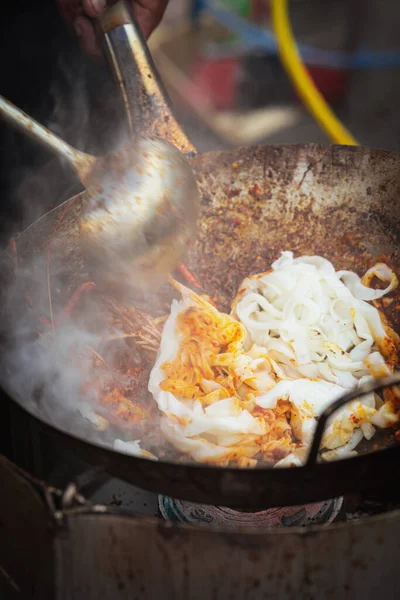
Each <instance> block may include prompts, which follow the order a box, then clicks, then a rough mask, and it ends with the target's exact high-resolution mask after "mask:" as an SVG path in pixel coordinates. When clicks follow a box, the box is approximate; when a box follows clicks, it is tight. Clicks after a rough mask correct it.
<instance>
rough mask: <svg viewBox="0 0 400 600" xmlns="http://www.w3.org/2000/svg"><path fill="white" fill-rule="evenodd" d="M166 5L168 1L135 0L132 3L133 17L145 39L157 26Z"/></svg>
mask: <svg viewBox="0 0 400 600" xmlns="http://www.w3.org/2000/svg"><path fill="white" fill-rule="evenodd" d="M167 4H168V0H136V1H133V2H132V9H133V12H134V15H135V17H136V19H137V20H138V23H139V25H140V29H141V30H142V33H143V35H144V37H145V38H148V37H149V36H150V34H151V33H152V32H153V31H154V29H155V28H156V27H157V25H159V23H160V21H161V19H162V18H163V16H164V12H165V9H166V8H167Z"/></svg>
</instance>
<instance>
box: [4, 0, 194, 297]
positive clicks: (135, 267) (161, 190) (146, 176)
mask: <svg viewBox="0 0 400 600" xmlns="http://www.w3.org/2000/svg"><path fill="white" fill-rule="evenodd" d="M99 24H100V27H101V29H102V31H103V33H104V36H105V41H106V46H107V53H108V56H109V58H110V62H111V64H112V66H113V70H114V74H115V75H117V79H119V83H120V86H121V89H122V91H123V96H124V100H125V104H126V108H127V113H128V117H130V119H129V122H130V126H131V133H133V131H132V130H135V129H136V127H135V124H134V120H133V119H132V111H130V110H129V106H127V103H129V102H130V98H128V93H127V83H126V81H123V75H122V73H121V68H120V67H121V56H118V52H119V53H121V52H124V53H125V55H126V49H127V48H128V49H131V51H132V52H133V53H134V55H135V60H136V62H135V64H137V60H138V57H139V59H141V60H142V65H141V66H140V72H141V74H142V80H143V74H144V70H146V68H147V69H148V71H149V75H150V77H149V79H150V78H151V79H152V81H151V82H150V83H149V84H147V85H151V86H153V87H154V86H155V91H156V92H157V93H158V95H159V97H160V101H161V104H162V106H163V110H164V123H166V124H167V126H168V127H169V128H170V132H171V131H174V128H175V130H176V132H177V136H176V141H178V140H180V141H181V144H180V147H181V149H182V150H184V151H186V152H187V153H188V154H190V152H191V151H194V148H193V146H191V144H190V142H189V141H188V140H187V139H186V138H185V137H184V135H183V134H182V132H181V130H180V128H179V126H178V125H177V123H176V121H175V119H174V118H173V115H172V113H171V114H167V113H168V110H169V109H168V106H167V105H166V103H165V99H164V95H163V91H162V90H161V88H160V86H159V82H158V81H157V76H156V75H155V68H154V65H153V64H152V61H151V58H150V55H149V52H148V49H147V46H146V43H145V41H144V40H143V38H142V36H141V34H140V31H139V29H138V27H137V25H136V24H135V22H134V20H133V15H132V14H131V12H130V11H129V9H128V7H127V5H126V3H125V2H123V1H122V0H120V2H118V3H117V4H116V5H114V6H113V7H111V8H109V9H106V11H104V13H103V15H102V16H101V18H100V19H99ZM126 40H128V45H126ZM128 54H129V53H128ZM125 60H128V61H129V56H125ZM140 91H142V93H143V84H142V85H141V86H139V87H138V92H140ZM145 92H146V94H147V97H149V95H150V94H149V92H150V90H145ZM157 93H156V94H155V95H156V96H157ZM138 95H139V94H138ZM130 96H132V94H131V93H130ZM139 101H140V99H139ZM153 107H154V96H153ZM0 116H1V117H3V119H5V120H6V121H7V122H8V123H10V124H11V125H12V126H14V127H15V128H17V129H18V130H20V131H21V132H22V133H24V134H26V135H29V136H31V137H33V138H34V139H35V140H36V141H38V142H39V143H41V144H42V145H43V146H45V147H47V148H48V149H50V150H52V151H53V152H55V153H56V154H58V155H59V156H60V157H62V158H64V159H65V160H66V161H67V162H68V164H69V165H70V166H71V167H72V168H73V169H74V170H75V172H76V173H77V175H78V177H79V179H80V180H81V182H82V183H83V185H84V186H85V187H86V202H85V208H84V211H83V214H82V216H81V221H80V238H81V249H82V254H83V257H84V259H85V264H86V267H87V269H88V271H89V273H90V274H91V276H92V277H93V279H94V280H95V281H96V283H99V284H100V285H101V286H103V287H106V288H107V290H108V291H110V289H111V290H112V291H113V292H114V293H116V294H119V295H122V296H130V295H135V293H136V292H137V291H138V290H140V291H148V290H154V289H156V288H157V287H159V286H160V285H161V284H162V282H163V281H164V280H165V279H166V277H167V275H168V274H169V273H170V272H171V271H173V270H174V268H175V267H176V266H177V264H178V262H179V260H180V258H181V256H182V254H183V252H184V250H185V248H186V247H187V245H188V244H189V242H190V240H191V239H193V235H194V233H195V227H196V219H197V212H198V204H199V194H198V189H197V183H196V179H195V177H194V174H193V171H192V169H191V167H190V164H189V162H188V161H187V159H186V158H185V157H184V155H183V154H182V153H181V152H180V150H178V149H177V148H176V147H175V146H174V145H172V144H171V143H169V142H168V141H166V140H165V139H161V138H160V137H158V135H160V133H161V134H162V132H159V131H157V128H156V127H154V128H153V129H152V130H151V131H150V132H142V133H140V132H139V135H136V136H134V139H133V140H132V142H131V143H129V144H126V145H124V146H122V147H121V148H119V149H118V150H117V151H115V152H113V153H111V154H109V155H107V156H103V157H94V156H91V155H89V154H86V153H84V152H81V151H79V150H76V149H75V148H73V147H71V146H70V145H69V144H67V143H66V142H64V141H63V140H61V139H60V138H59V137H58V136H56V135H54V134H53V133H51V132H50V131H49V130H48V129H46V128H45V127H43V126H42V125H40V124H39V123H37V122H36V121H34V120H33V119H32V118H30V117H29V116H28V115H26V114H25V113H23V112H22V111H20V110H19V109H18V108H16V107H15V106H14V105H12V104H11V103H10V102H8V101H7V100H5V99H4V98H2V97H0ZM156 122H157V121H156ZM174 141H175V139H174ZM176 145H178V144H176Z"/></svg>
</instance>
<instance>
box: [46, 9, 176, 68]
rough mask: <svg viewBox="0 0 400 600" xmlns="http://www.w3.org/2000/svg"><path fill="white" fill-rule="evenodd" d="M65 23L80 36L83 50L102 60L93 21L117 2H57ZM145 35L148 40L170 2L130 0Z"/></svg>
mask: <svg viewBox="0 0 400 600" xmlns="http://www.w3.org/2000/svg"><path fill="white" fill-rule="evenodd" d="M56 2H57V4H58V6H59V9H60V12H61V15H62V17H63V19H64V21H65V22H66V23H67V25H69V26H70V27H72V29H73V30H74V31H75V34H76V35H77V36H78V38H79V41H80V44H81V47H82V49H83V50H84V51H85V52H86V53H87V54H89V55H90V56H91V57H92V58H95V59H97V60H99V59H101V56H102V55H101V49H100V47H99V45H98V43H97V40H96V35H95V30H94V27H93V23H92V21H91V19H93V18H96V17H98V16H99V14H100V13H101V11H102V10H103V9H104V7H105V6H106V5H107V4H115V2H116V0H56ZM129 3H130V5H131V7H132V10H133V13H134V15H135V17H136V19H137V21H138V23H139V26H140V29H141V30H142V33H143V35H144V36H145V37H146V38H148V37H149V36H150V34H151V33H152V31H153V30H154V29H155V28H156V27H157V25H158V24H159V23H160V21H161V19H162V17H163V15H164V12H165V9H166V7H167V4H168V0H129Z"/></svg>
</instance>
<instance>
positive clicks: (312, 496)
mask: <svg viewBox="0 0 400 600" xmlns="http://www.w3.org/2000/svg"><path fill="white" fill-rule="evenodd" d="M114 25H116V27H115V28H112V29H111V30H110V32H109V50H110V48H111V54H112V58H113V61H114V63H115V64H117V65H118V69H119V73H120V74H121V73H122V74H123V75H124V77H122V84H123V89H124V90H125V91H124V93H125V100H126V106H127V111H128V115H129V116H130V123H131V126H132V129H133V130H134V129H135V123H136V125H138V124H141V125H143V124H144V123H147V124H149V122H150V120H151V123H152V125H151V126H152V127H153V131H155V132H156V133H157V134H159V135H163V136H164V137H166V138H167V139H169V140H170V141H172V142H173V143H175V144H176V145H177V146H178V147H180V148H181V149H182V150H184V151H186V153H187V154H188V155H189V156H190V155H191V154H192V155H193V158H192V165H193V168H194V170H195V173H196V175H197V180H198V185H199V188H200V191H201V197H202V205H201V216H200V222H199V231H198V236H197V239H196V241H195V243H194V245H193V247H192V248H190V249H189V250H188V255H187V257H186V265H187V266H188V267H189V268H190V269H191V270H192V271H193V272H194V273H195V274H196V277H197V278H198V280H199V281H200V282H201V284H202V286H203V288H204V290H205V291H206V292H207V293H208V294H209V295H210V296H218V298H219V303H220V307H221V308H225V309H226V308H227V307H228V306H229V303H230V301H231V300H232V299H233V296H234V294H235V290H236V289H237V287H238V285H239V283H240V282H241V280H242V279H243V278H244V277H246V276H247V275H248V274H249V273H251V272H255V271H259V272H260V271H262V270H266V269H268V268H269V266H270V264H271V262H272V261H273V260H275V259H276V258H277V257H278V256H279V254H280V252H281V251H282V250H292V251H294V252H295V253H296V254H307V255H310V254H311V255H312V254H318V255H322V256H324V257H326V258H328V259H329V260H331V261H332V262H333V264H334V266H335V267H336V268H341V269H350V270H355V271H358V272H360V273H361V272H363V271H365V270H366V269H367V268H368V267H369V266H371V265H372V264H373V263H374V261H375V259H376V257H377V256H378V255H382V254H383V255H385V257H386V259H387V260H388V261H389V262H390V264H391V266H392V267H394V268H396V267H398V266H399V265H400V256H399V252H400V240H399V221H398V219H399V206H400V204H399V203H400V200H399V198H400V154H398V153H394V152H385V151H381V150H371V149H368V148H353V147H338V146H319V145H294V146H266V147H253V148H239V149H236V150H232V151H227V152H211V153H207V154H204V155H197V156H195V155H194V154H195V153H194V152H193V147H192V146H191V144H190V142H189V141H188V140H187V138H186V137H185V136H184V135H183V134H182V132H180V131H179V130H178V128H177V125H176V122H175V120H174V119H173V116H172V113H171V111H170V109H169V107H168V106H167V105H166V104H165V103H163V102H162V93H161V92H160V90H159V88H158V87H157V86H155V87H154V85H155V84H154V85H153V83H154V81H156V75H155V72H154V67H153V66H152V63H151V62H150V61H151V59H150V58H149V56H148V55H147V56H146V57H145V58H144V55H143V54H142V53H141V51H139V52H138V50H137V47H138V46H137V45H135V44H134V42H133V41H132V31H134V30H133V29H132V26H131V25H122V24H121V20H120V21H118V22H116V23H114ZM127 32H129V35H130V36H131V37H130V38H129V36H128V34H127ZM149 75H150V76H151V78H152V82H153V83H152V86H151V89H150V90H149V89H148V87H147V88H146V81H145V79H148V78H149ZM143 82H144V83H143ZM135 85H136V88H135ZM131 87H132V88H134V89H136V91H138V92H139V93H138V94H137V96H136V98H137V97H138V96H140V97H141V103H140V105H139V104H137V103H135V102H134V100H133V98H134V97H135V96H134V95H133V92H132V89H130V88H131ZM146 90H147V92H146ZM149 91H150V94H149V93H148V92H149ZM143 107H144V110H143V112H141V113H140V110H141V109H143ZM140 115H141V117H140ZM238 197H240V202H237V201H235V202H233V201H232V200H233V199H235V198H238ZM84 202H85V195H84V194H82V195H81V196H80V197H78V198H77V199H75V201H74V202H71V201H69V203H68V202H67V203H64V204H63V205H61V206H59V207H58V208H56V209H55V210H53V211H51V212H50V213H48V214H47V215H45V216H44V217H42V218H41V219H39V220H38V221H37V222H35V223H34V224H33V225H32V226H30V227H29V228H28V229H27V230H26V231H25V232H23V233H22V234H21V235H20V236H19V237H18V239H17V240H16V252H17V254H15V252H11V253H10V255H9V266H10V265H11V268H10V270H9V272H10V273H11V272H12V273H13V275H12V277H13V278H14V280H13V283H12V286H13V287H12V289H13V292H12V295H11V296H10V295H8V296H7V302H6V304H5V310H6V313H5V315H6V316H5V317H3V325H5V327H4V328H3V329H4V330H5V335H6V338H7V341H8V342H7V343H8V344H9V346H8V347H7V348H6V351H7V352H8V348H9V347H15V341H16V339H17V338H18V343H21V339H24V340H29V339H30V336H31V337H32V335H34V332H35V325H34V324H33V321H34V318H33V317H34V316H35V315H33V316H32V314H30V313H31V312H32V310H31V307H32V305H33V306H34V305H35V303H36V302H39V300H38V298H39V297H40V298H42V297H43V295H44V294H43V290H44V289H46V286H47V285H48V264H49V263H48V252H49V239H50V238H51V268H50V272H51V273H50V277H54V278H55V277H56V278H57V294H58V297H60V298H64V299H66V298H68V297H70V296H71V293H72V292H73V291H74V289H76V288H77V287H78V286H79V285H80V284H81V283H83V282H85V281H86V280H87V274H86V272H85V265H84V263H83V260H82V258H81V256H80V249H79V241H78V221H79V215H80V212H81V210H82V206H83V204H84ZM14 250H15V248H14ZM33 259H34V260H33ZM17 262H18V265H17ZM163 293H164V294H165V293H166V294H167V295H168V293H171V291H170V292H168V290H167V291H165V290H164V292H163ZM57 294H56V295H57ZM27 298H28V302H27ZM28 305H30V306H28ZM41 308H43V303H42V305H41ZM53 310H54V311H55V312H56V311H57V301H56V300H54V305H53ZM28 314H29V315H30V316H27V315H28ZM15 315H18V316H17V317H16V316H15ZM36 316H37V315H36ZM45 316H47V317H48V316H49V313H48V307H47V314H46V315H45ZM392 324H393V326H394V328H395V329H396V330H397V331H398V332H400V331H399V326H398V323H396V321H392ZM24 359H26V357H25V356H24ZM4 364H6V363H4ZM25 367H26V362H25V363H24V362H23V360H22V361H21V371H20V373H19V375H18V374H17V373H16V372H15V371H14V372H13V371H12V370H8V372H6V373H4V369H3V376H2V384H3V386H4V388H5V390H6V391H8V392H9V393H10V394H11V395H12V397H13V398H14V399H15V402H16V403H17V404H18V405H19V406H20V407H21V408H22V409H24V410H26V411H28V412H29V413H30V414H31V415H32V419H35V420H36V421H38V422H39V423H40V425H41V426H42V427H43V428H44V429H46V430H47V431H50V432H51V433H52V434H54V435H55V436H57V437H58V438H59V439H60V440H61V441H62V442H63V443H64V444H65V445H66V446H68V447H69V448H70V449H72V450H73V451H75V452H76V453H77V454H79V455H80V456H81V457H82V458H83V459H84V460H86V461H87V462H90V463H93V464H94V465H98V466H103V467H104V468H105V469H106V470H107V471H108V472H110V473H111V474H113V475H115V476H117V477H120V478H122V479H125V480H129V481H131V482H132V483H134V484H136V485H138V486H140V487H143V488H145V489H148V490H151V491H154V492H159V493H163V494H168V495H170V496H173V497H177V498H181V499H187V500H192V501H197V502H203V503H208V504H219V505H224V506H233V507H243V508H246V507H253V508H259V507H263V508H267V507H272V506H283V505H298V504H301V503H308V502H314V501H318V500H321V499H325V498H329V497H334V496H338V495H343V494H346V493H352V492H355V491H361V490H368V489H373V488H377V487H379V486H382V485H391V484H392V482H393V474H394V472H395V469H396V468H397V466H398V461H399V459H400V448H399V447H397V446H396V445H392V446H390V447H388V440H387V435H386V434H387V432H385V435H383V436H381V437H379V436H378V437H376V438H373V443H374V445H375V446H376V445H377V444H378V445H379V449H374V450H372V447H370V448H368V447H367V448H364V451H365V453H361V454H360V455H359V456H357V457H351V458H347V459H343V460H340V461H335V462H329V463H321V462H317V460H316V458H317V451H318V446H319V441H320V439H321V434H322V430H323V427H324V424H325V421H326V418H325V417H327V416H328V412H327V414H326V415H323V416H322V417H321V418H320V422H319V427H318V430H317V434H316V439H315V443H314V445H313V449H312V451H311V453H310V458H309V461H308V463H307V465H306V466H304V467H296V468H290V469H286V468H285V469H283V468H281V469H273V468H259V469H255V470H253V469H248V470H247V469H234V468H219V467H209V466H202V465H199V464H196V465H193V464H182V463H178V462H168V461H163V460H160V461H158V462H154V461H151V460H147V459H143V458H136V457H133V456H127V455H124V454H121V453H118V452H115V451H113V450H111V449H110V448H107V447H106V444H107V442H108V441H109V440H107V439H105V445H102V443H101V440H97V441H88V437H87V436H86V435H85V433H84V429H80V428H79V427H77V426H76V423H77V419H76V418H71V415H70V414H69V416H68V418H66V417H65V415H63V414H62V411H60V410H59V403H58V402H57V392H56V390H57V387H56V386H54V390H55V391H54V397H53V400H54V402H53V404H54V406H57V407H58V410H54V411H52V410H51V399H50V401H49V398H47V399H46V402H45V403H42V402H41V397H40V396H41V388H40V386H39V387H38V386H36V388H35V389H34V390H33V391H32V389H31V387H30V386H26V387H25V388H24V386H23V385H22V384H21V381H22V380H23V369H24V368H25ZM17 375H18V376H17ZM399 380H400V379H399V377H397V379H396V381H399ZM383 383H384V384H386V385H388V384H390V383H391V384H393V381H389V382H387V381H386V382H383ZM379 385H380V384H379V383H377V385H376V388H378V387H379ZM28 389H29V390H30V391H29V394H28V395H27V394H26V393H25V392H24V390H28ZM144 391H145V383H144V384H143V393H144ZM358 395H359V394H358ZM349 399H350V397H348V398H347V400H349ZM337 404H340V402H338V403H337Z"/></svg>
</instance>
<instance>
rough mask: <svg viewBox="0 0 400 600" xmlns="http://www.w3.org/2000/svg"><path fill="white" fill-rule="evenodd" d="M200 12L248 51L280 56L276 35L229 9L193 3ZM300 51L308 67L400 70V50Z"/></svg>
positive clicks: (198, 1)
mask: <svg viewBox="0 0 400 600" xmlns="http://www.w3.org/2000/svg"><path fill="white" fill-rule="evenodd" d="M193 5H197V9H198V10H199V12H198V13H197V14H198V15H200V13H202V12H204V11H207V12H209V13H210V14H211V15H212V16H213V17H214V19H215V20H216V21H217V22H219V23H220V24H221V25H223V26H225V27H226V28H227V29H229V30H230V31H232V33H235V34H236V35H237V36H239V38H240V39H241V41H242V43H243V44H244V45H245V46H246V47H247V48H248V49H249V50H252V49H253V50H254V49H257V50H266V51H267V52H268V53H270V54H277V53H278V51H277V44H276V40H275V36H274V34H273V33H272V32H271V31H269V30H268V29H263V28H261V27H257V25H253V24H252V23H250V22H249V21H246V20H245V19H243V18H242V17H240V16H238V15H236V14H235V13H234V12H232V11H231V10H229V9H226V8H222V7H219V6H216V5H215V4H213V2H209V1H208V0H192V7H193ZM298 47H299V52H300V54H301V57H302V59H303V61H304V62H305V63H306V64H308V65H320V66H325V67H332V68H340V69H348V70H350V69H390V68H396V67H400V51H399V50H388V51H380V52H375V51H373V50H367V49H365V50H358V51H357V52H355V53H354V54H347V55H346V54H344V53H343V52H335V51H330V50H320V49H318V48H313V47H312V46H307V45H305V44H299V46H298Z"/></svg>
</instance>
